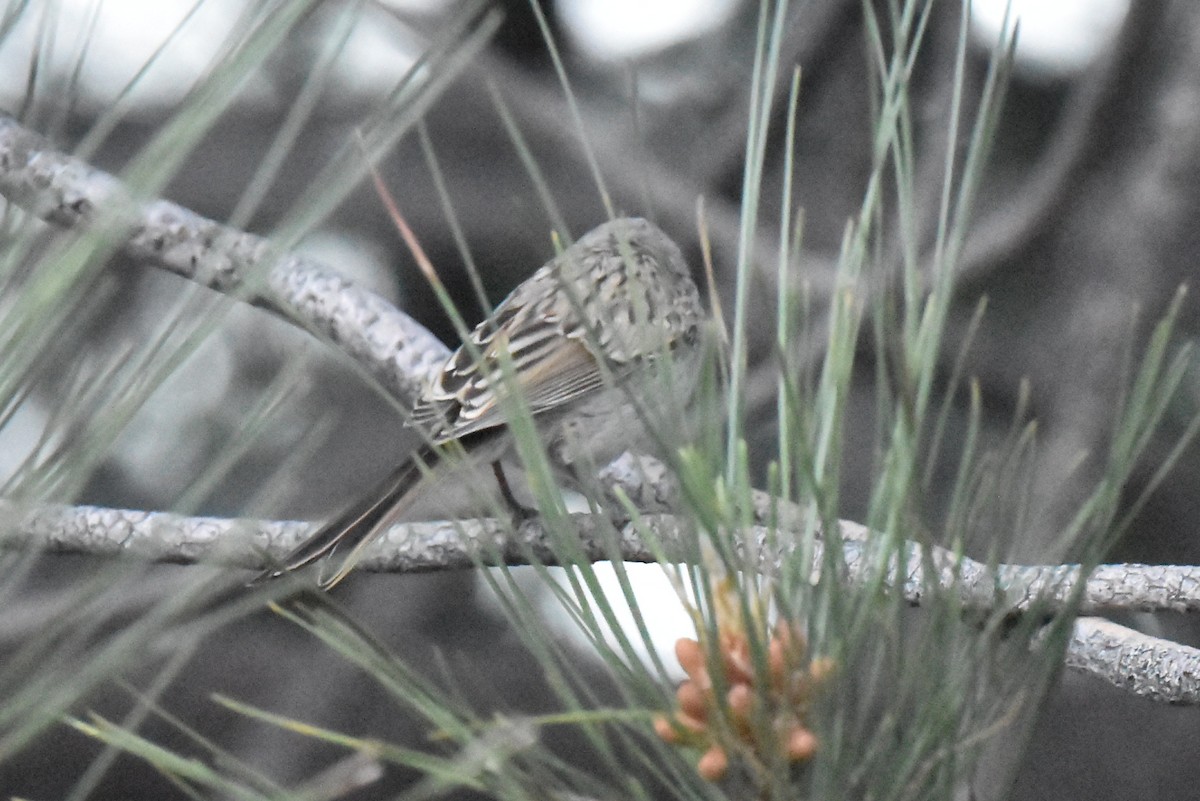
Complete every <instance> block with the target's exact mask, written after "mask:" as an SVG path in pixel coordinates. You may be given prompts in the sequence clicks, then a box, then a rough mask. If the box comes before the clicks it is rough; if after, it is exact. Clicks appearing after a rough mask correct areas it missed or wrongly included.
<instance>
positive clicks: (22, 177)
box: [0, 114, 448, 405]
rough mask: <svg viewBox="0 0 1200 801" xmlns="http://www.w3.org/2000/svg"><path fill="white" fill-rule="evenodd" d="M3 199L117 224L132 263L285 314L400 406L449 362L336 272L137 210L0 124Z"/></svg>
mask: <svg viewBox="0 0 1200 801" xmlns="http://www.w3.org/2000/svg"><path fill="white" fill-rule="evenodd" d="M0 195H3V196H4V197H6V198H8V199H9V200H10V201H12V202H14V203H16V204H18V205H20V206H21V207H22V208H24V209H26V210H28V211H29V212H31V213H33V214H35V215H37V216H39V217H41V218H42V219H44V220H47V221H49V222H51V223H53V224H55V225H58V226H60V227H63V228H80V229H86V228H89V227H91V226H93V225H96V224H99V223H106V224H112V221H114V220H116V221H119V223H120V225H119V226H118V227H119V229H120V230H122V231H124V232H125V236H124V239H123V242H122V250H123V252H124V253H125V254H126V255H128V256H129V257H130V258H132V259H135V260H137V261H139V262H142V263H145V264H149V265H152V266H155V267H160V268H162V269H165V270H168V271H169V272H172V273H175V274H176V275H180V276H182V277H184V278H187V279H188V280H191V281H195V282H196V283H199V284H202V285H204V286H206V287H209V288H210V289H214V290H216V291H218V292H223V293H229V294H234V295H236V296H237V297H239V298H241V299H243V300H247V301H250V302H254V303H257V304H259V305H263V306H266V307H268V308H272V309H275V310H277V311H279V312H281V313H283V314H284V315H285V316H286V317H288V318H289V319H292V320H294V321H297V322H299V323H300V324H302V325H303V326H305V327H306V328H309V329H311V330H313V331H315V332H318V333H319V334H321V335H322V336H324V337H326V338H327V339H328V340H329V341H330V342H331V343H333V345H334V346H335V347H337V348H338V349H339V350H341V351H342V352H344V353H345V354H346V355H347V356H349V357H351V358H352V359H354V360H355V361H357V362H358V363H359V364H361V365H362V366H363V367H365V368H366V370H367V372H369V373H370V374H371V375H372V376H374V377H375V378H376V380H378V381H379V382H380V384H382V385H383V387H384V388H385V389H387V390H388V391H389V392H391V393H392V394H393V395H395V397H396V398H398V399H399V400H400V401H401V402H402V403H405V404H406V405H410V404H411V401H412V399H413V398H415V397H416V395H417V394H418V393H419V391H420V390H421V387H422V385H423V382H424V381H425V380H426V377H427V376H428V375H429V374H430V373H431V372H432V371H433V370H435V369H436V368H438V367H440V366H441V364H442V363H443V362H444V361H445V359H446V356H447V355H448V349H447V348H446V346H445V345H444V344H443V343H442V342H441V341H440V340H438V339H437V337H435V336H433V334H431V333H430V332H429V331H427V330H426V329H425V328H424V327H423V326H421V325H420V324H419V323H417V322H416V321H415V320H413V319H412V318H411V317H409V316H408V315H406V314H404V313H403V312H401V311H400V310H398V309H396V307H394V306H393V305H392V304H391V303H389V302H388V301H386V300H385V299H383V298H381V297H379V296H378V295H376V294H374V293H372V292H369V291H367V290H365V289H363V288H361V287H359V286H357V285H355V284H354V283H353V282H351V281H350V280H348V279H346V278H345V277H343V276H341V275H339V274H338V273H337V271H336V270H333V269H331V268H329V267H327V266H326V265H323V264H321V263H319V262H317V261H314V260H313V259H310V258H307V257H305V256H300V255H297V254H292V253H279V252H277V251H276V250H275V249H274V248H273V247H272V246H271V243H270V241H269V240H268V239H265V238H264V237H261V236H256V235H255V234H251V233H247V232H245V231H239V230H237V229H235V228H231V227H229V226H226V225H222V224H220V223H218V222H215V221H213V220H209V219H207V218H205V217H201V216H200V215H199V214H196V213H195V212H193V211H190V210H188V209H185V208H183V207H182V206H179V205H178V204H175V203H171V202H170V201H167V200H161V199H151V200H139V199H137V198H136V197H134V196H133V195H132V194H131V192H130V191H129V189H128V188H127V187H126V186H125V185H124V184H122V183H121V181H120V180H118V179H117V178H116V177H115V176H113V175H111V174H109V173H106V172H104V171H103V170H98V169H96V168H95V167H92V166H91V165H89V164H87V163H86V162H84V161H82V160H80V159H78V158H75V157H74V156H71V155H68V154H66V153H63V152H61V151H59V150H57V149H55V148H54V147H53V146H52V145H51V144H50V143H49V142H48V141H46V139H45V138H44V137H42V136H41V135H40V134H37V133H35V132H33V131H30V130H28V129H26V128H24V127H22V126H21V124H20V123H18V122H17V121H16V120H15V119H13V118H12V117H9V116H7V115H3V114H0Z"/></svg>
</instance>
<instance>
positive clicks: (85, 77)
mask: <svg viewBox="0 0 1200 801" xmlns="http://www.w3.org/2000/svg"><path fill="white" fill-rule="evenodd" d="M246 2H247V0H207V2H205V3H203V4H202V5H201V7H200V9H199V10H198V11H197V12H196V13H195V14H194V15H193V16H192V17H191V19H190V20H188V22H187V24H186V25H185V26H184V27H183V29H182V30H181V31H180V35H179V36H177V37H176V39H175V40H174V41H172V43H171V44H170V45H169V46H168V47H167V48H166V51H165V52H164V53H163V54H162V55H161V56H160V57H159V59H158V60H157V61H156V62H155V64H154V65H153V66H152V67H151V68H150V70H149V71H148V72H147V74H146V75H145V77H144V78H142V80H141V81H140V82H139V84H138V87H137V89H136V90H135V92H136V95H135V97H136V99H137V100H138V101H139V102H143V103H150V104H155V103H172V102H175V101H177V100H178V99H179V98H180V97H181V96H182V95H183V94H184V93H185V92H186V91H187V90H188V89H189V88H190V87H191V86H192V85H193V84H194V83H195V81H196V80H197V79H198V78H199V77H200V76H201V75H203V74H204V73H205V72H206V71H207V70H208V69H209V68H210V67H211V65H212V62H213V59H214V58H215V57H216V56H217V53H218V52H219V51H220V49H221V47H222V44H223V43H224V41H225V40H226V38H227V37H228V36H229V34H230V32H231V31H232V30H233V26H234V25H236V24H237V23H238V21H239V19H240V16H241V12H242V10H243V9H244V8H245V6H246ZM194 5H195V0H155V1H154V2H145V1H144V0H105V1H104V2H103V3H100V4H99V15H98V16H95V20H96V24H95V27H94V28H90V27H89V25H90V23H91V20H92V19H93V17H94V15H95V11H96V8H97V3H96V2H95V0H60V2H58V3H45V4H38V3H35V4H33V5H31V6H30V8H29V10H27V11H26V12H25V13H24V14H22V17H21V21H20V23H19V24H18V25H17V26H16V28H15V29H14V30H13V31H12V33H11V34H10V35H9V37H8V38H7V39H6V40H5V41H4V42H3V46H2V47H0V75H3V76H4V79H3V81H2V82H0V95H2V97H3V101H4V102H6V103H8V104H9V105H11V104H12V103H13V102H14V99H18V100H19V98H20V97H21V96H22V95H23V93H24V89H25V79H26V76H27V74H28V71H29V65H30V61H31V58H32V54H33V53H34V51H35V48H36V47H37V44H38V41H39V39H42V43H43V47H47V48H48V49H47V50H46V53H48V55H49V58H48V59H47V61H46V62H44V66H45V67H46V72H47V73H48V74H50V75H52V76H54V77H55V78H56V79H65V78H66V77H68V76H69V75H70V72H71V71H73V70H74V68H75V64H76V62H77V59H78V57H79V53H80V52H81V49H82V48H83V47H84V44H85V42H86V47H87V54H86V60H85V61H84V64H83V69H82V70H81V71H80V76H79V79H80V87H81V90H82V96H83V98H84V99H85V100H90V101H93V102H95V103H97V104H108V103H111V102H113V101H114V100H115V99H116V97H117V93H118V92H120V91H121V90H122V89H123V88H124V87H125V85H126V84H127V83H128V82H129V81H130V80H131V79H132V78H133V77H134V76H135V75H136V74H137V72H138V70H140V69H142V67H143V66H144V65H145V64H146V62H147V61H149V60H150V58H151V56H152V55H153V54H154V52H155V50H156V49H158V48H159V47H160V46H161V45H162V43H163V42H164V41H166V40H167V39H168V37H170V36H171V33H172V32H173V31H175V30H176V29H177V28H179V27H180V25H181V24H182V23H183V22H184V20H185V19H186V18H187V16H188V12H189V11H190V10H191V9H192V7H193V6H194Z"/></svg>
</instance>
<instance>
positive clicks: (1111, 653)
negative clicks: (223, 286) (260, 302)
mask: <svg viewBox="0 0 1200 801" xmlns="http://www.w3.org/2000/svg"><path fill="white" fill-rule="evenodd" d="M0 515H2V516H3V518H4V519H7V520H8V521H9V525H8V526H6V528H8V529H9V531H10V535H9V537H8V539H6V540H5V541H4V544H6V545H9V546H10V547H12V546H21V547H37V548H43V549H46V550H49V551H54V552H63V553H89V554H110V555H115V554H130V555H136V556H138V557H140V558H144V559H148V560H154V561H162V562H173V563H196V562H218V563H221V564H226V565H229V566H231V567H240V568H247V569H252V570H259V569H262V568H264V567H266V566H268V565H269V564H271V563H272V560H274V559H278V558H280V557H282V556H284V555H285V554H287V553H288V552H289V551H290V550H291V549H292V548H293V547H294V546H295V545H296V543H297V542H299V540H300V539H301V538H302V537H304V536H306V535H307V534H309V533H311V529H312V526H313V525H314V524H311V523H304V522H297V521H261V520H232V519H225V518H211V517H182V516H179V515H172V514H168V513H164V512H143V511H133V510H122V509H105V508H100V507H94V506H75V507H69V506H50V507H44V508H39V509H35V510H32V511H30V512H27V513H23V514H22V513H19V512H18V511H17V510H16V509H15V508H14V507H12V506H11V505H6V506H0ZM573 523H574V526H575V529H576V531H577V533H578V536H579V542H580V543H581V545H582V548H583V553H584V554H585V555H586V556H587V558H588V559H590V560H592V561H605V560H608V559H611V558H613V556H614V554H619V556H620V558H622V559H624V560H625V561H631V562H651V561H654V559H655V557H654V552H653V549H651V548H650V547H649V546H648V544H647V543H646V542H645V541H644V540H643V539H642V537H641V536H640V535H639V531H640V530H644V529H643V528H642V527H649V528H650V529H651V530H652V532H653V534H654V538H655V539H656V540H657V541H658V543H659V544H660V545H661V546H662V547H663V548H664V549H665V551H666V554H667V556H668V558H671V559H679V560H680V561H687V560H689V559H691V558H694V555H695V552H696V550H695V548H694V547H692V546H691V545H690V543H692V542H694V539H695V533H694V529H693V528H692V526H691V524H690V523H689V522H688V521H687V520H686V519H683V518H680V517H676V516H674V515H670V514H657V515H648V516H646V517H644V518H642V519H641V520H639V522H638V523H637V524H636V525H635V524H632V523H626V524H624V525H622V526H620V527H618V528H617V529H615V532H616V533H615V534H614V527H613V526H612V525H611V523H610V522H609V521H607V520H604V519H600V518H596V517H594V516H592V515H576V516H575V517H574V520H573ZM843 528H844V529H845V531H844V532H843V534H844V540H845V541H844V543H843V560H842V564H843V565H844V575H843V579H844V580H845V581H847V582H848V583H850V584H855V583H860V582H866V581H869V580H873V579H872V570H873V568H872V567H871V565H872V564H874V563H875V561H876V560H874V559H870V558H866V557H867V556H868V554H870V553H871V549H872V547H873V546H872V545H871V544H870V543H868V542H866V541H864V540H863V539H862V538H861V527H859V526H858V524H856V523H850V522H846V523H844V524H843ZM747 533H748V534H749V537H748V538H746V539H745V540H744V541H743V542H742V547H743V548H751V549H753V552H754V553H756V554H758V555H759V558H760V560H762V561H763V563H764V564H763V569H764V570H767V571H773V570H776V569H778V567H779V565H780V563H781V561H782V560H783V559H784V558H786V557H787V553H785V552H784V551H783V550H781V549H780V547H779V546H778V545H777V544H774V543H778V541H779V538H778V536H776V535H775V534H774V533H773V532H772V531H771V530H769V529H767V528H766V527H764V526H755V527H754V528H753V529H751V530H750V531H749V532H747ZM928 558H929V560H930V562H928V563H932V564H933V565H934V567H935V569H936V578H935V580H932V581H931V580H929V579H928V578H927V577H926V575H925V570H924V565H925V564H927V562H926V561H925V560H924V559H923V558H922V554H921V551H920V548H919V546H917V545H916V544H914V543H908V544H907V545H906V546H905V547H904V548H903V549H901V551H900V556H899V557H893V560H892V562H891V567H890V568H889V575H888V578H887V582H886V583H887V584H888V585H889V586H892V587H893V588H895V589H897V590H898V591H899V592H901V594H902V595H903V597H904V598H905V599H906V600H907V601H909V602H910V603H912V604H914V605H920V604H922V603H923V602H925V601H926V599H927V597H928V596H929V594H930V593H931V592H941V593H945V592H949V593H953V594H955V595H957V596H958V598H959V601H960V603H962V605H963V607H964V610H966V611H969V612H977V613H989V614H1013V615H1016V614H1022V613H1025V612H1029V611H1034V610H1036V611H1037V612H1038V613H1039V614H1047V615H1049V614H1053V613H1055V612H1058V611H1062V610H1064V609H1066V608H1068V607H1069V602H1070V599H1071V597H1072V595H1073V594H1074V593H1075V592H1077V591H1079V590H1080V588H1079V586H1078V582H1079V581H1080V580H1081V577H1082V576H1081V570H1080V568H1079V567H1078V566H1075V565H1053V566H1025V565H999V566H997V567H995V568H992V567H989V566H987V565H984V564H982V563H980V562H976V561H974V560H972V559H969V558H966V557H953V556H951V555H950V552H948V551H944V550H938V551H934V552H933V553H931V554H930V555H929V557H928ZM534 561H536V562H540V563H542V564H555V563H556V562H557V556H556V549H555V547H554V540H553V537H552V536H551V535H550V534H548V533H547V531H546V530H545V529H544V528H543V527H542V526H541V525H540V524H539V523H538V521H536V520H533V521H529V522H527V523H525V524H524V525H522V526H521V527H520V529H518V530H516V531H514V530H512V529H511V527H509V526H508V525H506V524H504V523H500V522H497V521H495V520H490V519H475V520H461V521H439V522H430V523H409V524H401V525H396V526H393V527H392V528H391V529H390V530H389V531H388V532H387V533H386V534H384V535H383V536H382V537H381V538H380V539H379V540H378V541H377V542H376V543H374V544H373V545H372V546H370V547H369V548H368V550H367V552H366V553H365V554H364V557H363V559H362V561H361V562H360V563H359V567H360V568H361V569H362V570H367V571H376V572H391V573H416V572H429V571H443V570H457V569H468V568H472V567H475V566H478V565H480V564H509V565H515V564H529V563H531V562H534ZM822 562H823V559H822V553H821V548H820V544H818V547H817V549H816V551H815V552H814V563H813V574H814V576H816V575H817V571H818V570H819V566H820V565H821V564H822ZM901 575H903V576H904V579H903V581H898V580H897V576H901ZM1077 609H1078V611H1079V612H1081V613H1082V614H1085V615H1093V614H1097V613H1100V612H1105V611H1118V610H1122V611H1130V610H1137V611H1163V610H1169V611H1177V612H1185V611H1196V610H1198V609H1200V567H1191V566H1165V565H1104V566H1101V567H1100V568H1098V569H1097V570H1095V571H1094V572H1093V573H1092V575H1091V576H1089V577H1088V578H1087V580H1086V582H1085V583H1084V586H1083V587H1082V591H1081V593H1080V597H1079V603H1078V607H1077ZM1067 664H1068V666H1070V667H1072V668H1075V669H1078V670H1081V671H1083V672H1086V673H1089V674H1091V675H1095V676H1097V677H1099V678H1102V679H1104V680H1105V681H1108V682H1110V683H1112V684H1114V685H1116V686H1118V687H1120V688H1122V689H1124V690H1127V691H1129V692H1132V693H1135V694H1137V695H1142V696H1146V697H1148V698H1152V699H1154V700H1157V701H1165V702H1169V703H1180V704H1195V703H1200V651H1197V650H1196V649H1193V648H1189V647H1187V646H1183V645H1179V644H1177V643H1172V642H1169V641H1167V640H1162V639H1158V638H1155V637H1150V636H1148V635H1144V634H1141V633H1138V632H1134V631H1132V630H1130V629H1126V628H1124V627H1122V626H1118V625H1116V624H1113V623H1110V622H1108V621H1103V620H1098V619H1095V618H1081V619H1080V620H1079V621H1078V623H1077V625H1076V629H1075V633H1074V636H1073V638H1072V640H1071V643H1070V645H1069V647H1068V653H1067Z"/></svg>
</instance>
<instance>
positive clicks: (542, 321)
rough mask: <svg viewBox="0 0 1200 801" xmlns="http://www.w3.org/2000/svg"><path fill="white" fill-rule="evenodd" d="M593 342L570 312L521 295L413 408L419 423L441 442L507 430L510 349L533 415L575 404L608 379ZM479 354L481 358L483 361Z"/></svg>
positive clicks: (522, 393)
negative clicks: (505, 361) (496, 428)
mask: <svg viewBox="0 0 1200 801" xmlns="http://www.w3.org/2000/svg"><path fill="white" fill-rule="evenodd" d="M546 279H547V280H553V278H552V277H551V276H549V275H548V276H546ZM588 339H589V338H588V335H587V332H586V331H585V330H583V328H582V327H581V326H580V325H579V324H578V321H577V319H576V315H575V314H574V313H573V311H572V310H570V309H569V308H563V307H562V306H561V304H560V305H558V306H554V305H551V304H539V303H536V302H529V298H527V297H518V296H517V293H514V295H512V296H510V297H509V298H508V299H507V300H505V302H504V303H502V304H501V305H500V306H499V307H497V309H496V312H495V314H494V315H493V316H492V318H491V320H489V321H485V322H484V323H481V324H480V326H479V327H478V328H476V329H475V331H474V332H473V333H472V335H471V343H472V346H473V347H467V346H465V345H464V346H463V347H461V348H459V349H458V350H457V351H455V353H454V354H453V355H452V356H451V357H450V359H449V360H447V362H446V366H445V367H444V368H443V369H442V372H441V374H440V375H439V376H438V378H437V380H436V381H435V382H434V385H433V388H432V389H431V391H430V392H429V393H428V395H427V398H426V399H425V400H424V401H423V402H422V403H420V404H418V406H417V408H416V409H414V410H413V415H412V422H413V425H415V426H417V427H418V428H422V429H423V430H424V431H426V432H427V433H428V434H429V435H430V436H431V438H432V439H433V440H434V441H435V442H444V441H446V440H450V439H454V438H456V437H460V436H463V435H464V434H469V433H471V432H474V431H480V430H482V429H485V428H491V427H494V426H499V425H502V424H503V423H504V422H505V414H504V408H503V407H504V404H503V402H502V400H501V399H502V397H503V393H504V392H506V391H507V388H506V381H505V378H504V374H505V370H504V368H503V360H502V356H501V354H503V353H505V352H506V351H507V354H508V358H509V359H510V360H511V365H512V373H513V377H514V379H515V391H516V392H518V393H520V396H521V397H522V398H523V399H524V402H525V403H526V404H528V406H529V409H530V411H531V412H532V413H533V414H535V415H536V414H541V413H543V412H547V411H550V410H552V409H555V408H557V407H559V406H561V405H562V404H565V403H569V402H570V401H572V400H574V399H576V398H578V397H580V396H582V395H583V394H585V393H587V392H590V391H592V390H594V389H597V388H599V387H601V386H603V385H604V382H605V371H604V370H603V369H601V366H600V363H599V360H598V359H597V358H596V356H595V354H594V353H593V351H592V349H591V348H590V347H589V342H588ZM475 353H478V354H479V355H480V356H481V357H482V358H481V359H479V360H478V361H477V360H476V359H475V358H474V354H475ZM610 367H611V365H610Z"/></svg>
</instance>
